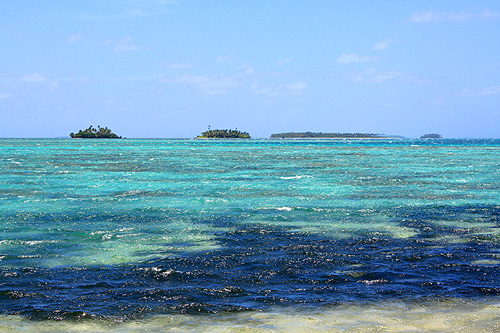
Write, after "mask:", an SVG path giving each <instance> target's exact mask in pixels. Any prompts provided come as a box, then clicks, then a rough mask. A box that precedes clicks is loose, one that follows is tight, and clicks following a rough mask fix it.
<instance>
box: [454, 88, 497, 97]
mask: <svg viewBox="0 0 500 333" xmlns="http://www.w3.org/2000/svg"><path fill="white" fill-rule="evenodd" d="M457 95H458V96H467V97H477V96H490V95H500V86H491V87H485V88H479V89H462V90H461V91H459V92H458V93H457Z"/></svg>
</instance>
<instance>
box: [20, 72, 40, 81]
mask: <svg viewBox="0 0 500 333" xmlns="http://www.w3.org/2000/svg"><path fill="white" fill-rule="evenodd" d="M19 81H21V82H30V83H36V82H45V81H47V78H46V77H45V76H43V75H40V74H38V73H35V74H31V75H25V76H23V77H21V78H20V79H19Z"/></svg>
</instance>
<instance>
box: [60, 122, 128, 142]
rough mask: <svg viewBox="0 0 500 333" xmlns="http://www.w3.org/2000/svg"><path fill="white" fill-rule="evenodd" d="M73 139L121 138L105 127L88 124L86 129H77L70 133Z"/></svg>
mask: <svg viewBox="0 0 500 333" xmlns="http://www.w3.org/2000/svg"><path fill="white" fill-rule="evenodd" d="M69 136H70V137H72V138H73V139H121V136H118V135H116V134H115V133H113V132H112V131H111V130H110V129H109V128H107V127H104V128H103V127H101V126H97V128H94V127H92V125H90V127H89V128H87V129H86V130H83V131H82V130H79V131H78V133H76V134H75V133H70V135H69Z"/></svg>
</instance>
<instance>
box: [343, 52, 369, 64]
mask: <svg viewBox="0 0 500 333" xmlns="http://www.w3.org/2000/svg"><path fill="white" fill-rule="evenodd" d="M375 60H377V59H376V58H374V57H369V56H359V55H357V54H355V53H342V55H341V56H340V57H338V58H337V63H339V64H351V63H358V62H370V61H375Z"/></svg>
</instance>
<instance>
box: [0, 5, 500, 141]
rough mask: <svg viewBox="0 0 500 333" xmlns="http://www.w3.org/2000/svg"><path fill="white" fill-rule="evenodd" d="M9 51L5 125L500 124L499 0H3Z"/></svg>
mask: <svg viewBox="0 0 500 333" xmlns="http://www.w3.org/2000/svg"><path fill="white" fill-rule="evenodd" d="M0 50H1V51H0V124H1V125H0V137H48V138H50V137H61V136H67V135H68V134H69V133H70V132H73V131H78V129H83V128H86V127H88V126H89V125H91V124H92V125H94V126H97V125H101V126H107V127H109V128H111V129H112V130H113V131H114V132H115V133H117V134H119V135H122V136H125V137H130V138H133V137H137V138H140V137H146V138H148V137H158V138H177V137H178V138H189V137H195V136H197V135H198V134H200V133H201V132H203V131H205V130H206V129H207V128H208V126H209V125H210V126H211V127H212V128H238V129H241V130H245V131H247V132H249V133H250V134H251V135H252V136H253V137H257V138H259V137H269V136H270V135H271V134H273V133H279V132H289V131H295V132H298V131H316V132H365V133H384V134H393V135H402V136H405V137H419V136H421V135H423V134H425V133H440V134H442V135H443V136H444V137H448V138H473V137H474V138H499V137H500V1H484V0H477V1H473V2H472V1H460V0H455V1H425V0H424V1H402V0H397V1H396V0H387V1H334V0H331V1H326V0H323V1H320V0H317V1H314V0H312V1H296V0H287V1H281V0H271V1H261V0H254V1H243V0H232V1H230V0H225V1H194V0H107V1H98V0H50V1H48V0H41V1H36V2H35V1H31V0H29V1H28V0H16V1H1V2H0Z"/></svg>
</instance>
